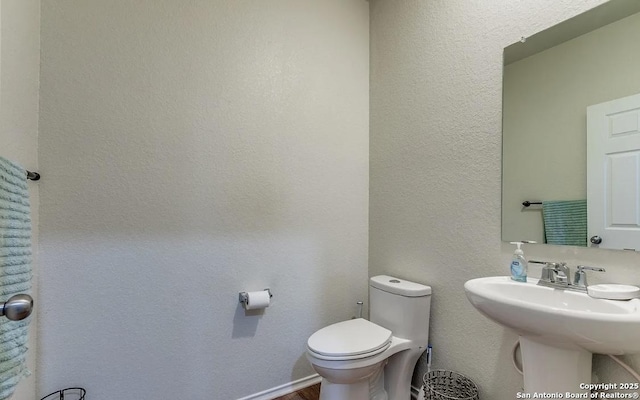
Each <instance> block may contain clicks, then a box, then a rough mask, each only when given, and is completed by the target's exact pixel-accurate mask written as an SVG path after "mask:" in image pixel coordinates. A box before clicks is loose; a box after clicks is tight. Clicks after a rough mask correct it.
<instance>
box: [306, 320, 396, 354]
mask: <svg viewBox="0 0 640 400" xmlns="http://www.w3.org/2000/svg"><path fill="white" fill-rule="evenodd" d="M390 342H391V331H390V330H388V329H386V328H383V327H381V326H379V325H376V324H374V323H373V322H369V321H367V320H366V319H363V318H357V319H351V320H349V321H343V322H338V323H337V324H333V325H329V326H327V327H325V328H322V329H320V330H319V331H317V332H316V333H314V334H313V335H311V337H310V338H309V340H308V341H307V346H308V347H309V350H311V351H313V352H315V353H318V354H322V355H325V356H333V357H346V356H357V355H362V354H366V353H372V352H375V351H376V350H379V349H381V348H383V347H385V346H388V345H389V343H390Z"/></svg>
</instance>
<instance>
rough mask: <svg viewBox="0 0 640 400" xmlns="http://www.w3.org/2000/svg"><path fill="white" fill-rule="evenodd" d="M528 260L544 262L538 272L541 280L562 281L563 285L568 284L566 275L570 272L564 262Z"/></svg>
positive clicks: (538, 262)
mask: <svg viewBox="0 0 640 400" xmlns="http://www.w3.org/2000/svg"><path fill="white" fill-rule="evenodd" d="M529 262H530V263H534V264H544V267H542V273H541V274H540V280H541V281H544V282H549V283H562V284H565V285H566V284H568V281H569V279H568V276H569V275H570V272H569V267H567V264H566V263H563V262H553V261H536V260H530V261H529Z"/></svg>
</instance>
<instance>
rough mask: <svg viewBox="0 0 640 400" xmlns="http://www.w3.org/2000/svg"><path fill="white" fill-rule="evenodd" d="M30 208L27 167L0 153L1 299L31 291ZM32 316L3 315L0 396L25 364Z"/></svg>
mask: <svg viewBox="0 0 640 400" xmlns="http://www.w3.org/2000/svg"><path fill="white" fill-rule="evenodd" d="M31 276H32V273H31V209H30V205H29V190H28V187H27V171H26V170H24V169H23V168H22V167H20V166H19V165H17V164H14V163H13V162H11V161H9V160H7V159H5V158H2V157H0V301H1V302H3V303H4V302H5V301H7V300H8V299H9V298H10V297H11V296H13V295H15V294H20V293H25V294H29V293H30V292H31ZM30 320H31V317H29V318H26V319H24V320H22V321H11V320H8V319H7V318H4V317H0V400H4V399H8V398H9V397H10V396H11V395H12V394H13V392H14V390H15V387H16V386H17V385H18V382H19V381H20V379H21V378H22V377H24V376H26V375H28V374H29V371H28V370H27V368H26V363H25V361H26V353H27V327H28V325H29V322H30Z"/></svg>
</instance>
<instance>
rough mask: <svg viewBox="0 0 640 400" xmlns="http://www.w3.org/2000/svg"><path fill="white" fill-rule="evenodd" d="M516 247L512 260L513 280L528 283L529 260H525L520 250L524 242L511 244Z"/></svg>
mask: <svg viewBox="0 0 640 400" xmlns="http://www.w3.org/2000/svg"><path fill="white" fill-rule="evenodd" d="M511 244H515V245H516V251H515V252H514V253H513V258H512V259H511V279H513V280H514V281H517V282H526V281H527V260H526V259H525V258H524V252H523V251H522V249H521V248H520V246H522V244H523V242H511Z"/></svg>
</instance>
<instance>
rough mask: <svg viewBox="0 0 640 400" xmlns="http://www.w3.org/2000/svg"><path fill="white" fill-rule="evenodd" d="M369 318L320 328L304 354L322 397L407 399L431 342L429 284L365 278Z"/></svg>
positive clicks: (323, 399)
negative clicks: (318, 379)
mask: <svg viewBox="0 0 640 400" xmlns="http://www.w3.org/2000/svg"><path fill="white" fill-rule="evenodd" d="M369 305H370V306H369V314H370V316H371V320H370V321H367V320H366V319H362V318H358V319H352V320H349V321H343V322H338V323H336V324H333V325H329V326H327V327H325V328H322V329H320V330H319V331H317V332H316V333H314V334H313V335H311V337H310V338H309V340H308V341H307V358H308V359H309V361H310V362H311V365H312V366H313V369H315V370H316V372H317V373H318V374H319V375H320V376H321V377H322V384H321V386H320V400H409V399H410V398H411V376H412V374H413V369H414V368H415V365H416V361H418V358H420V355H421V354H422V353H423V352H424V351H425V350H426V348H427V344H428V341H429V313H430V308H431V287H429V286H424V285H421V284H418V283H414V282H409V281H405V280H402V279H398V278H394V277H391V276H387V275H379V276H374V277H372V278H371V279H370V280H369Z"/></svg>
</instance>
